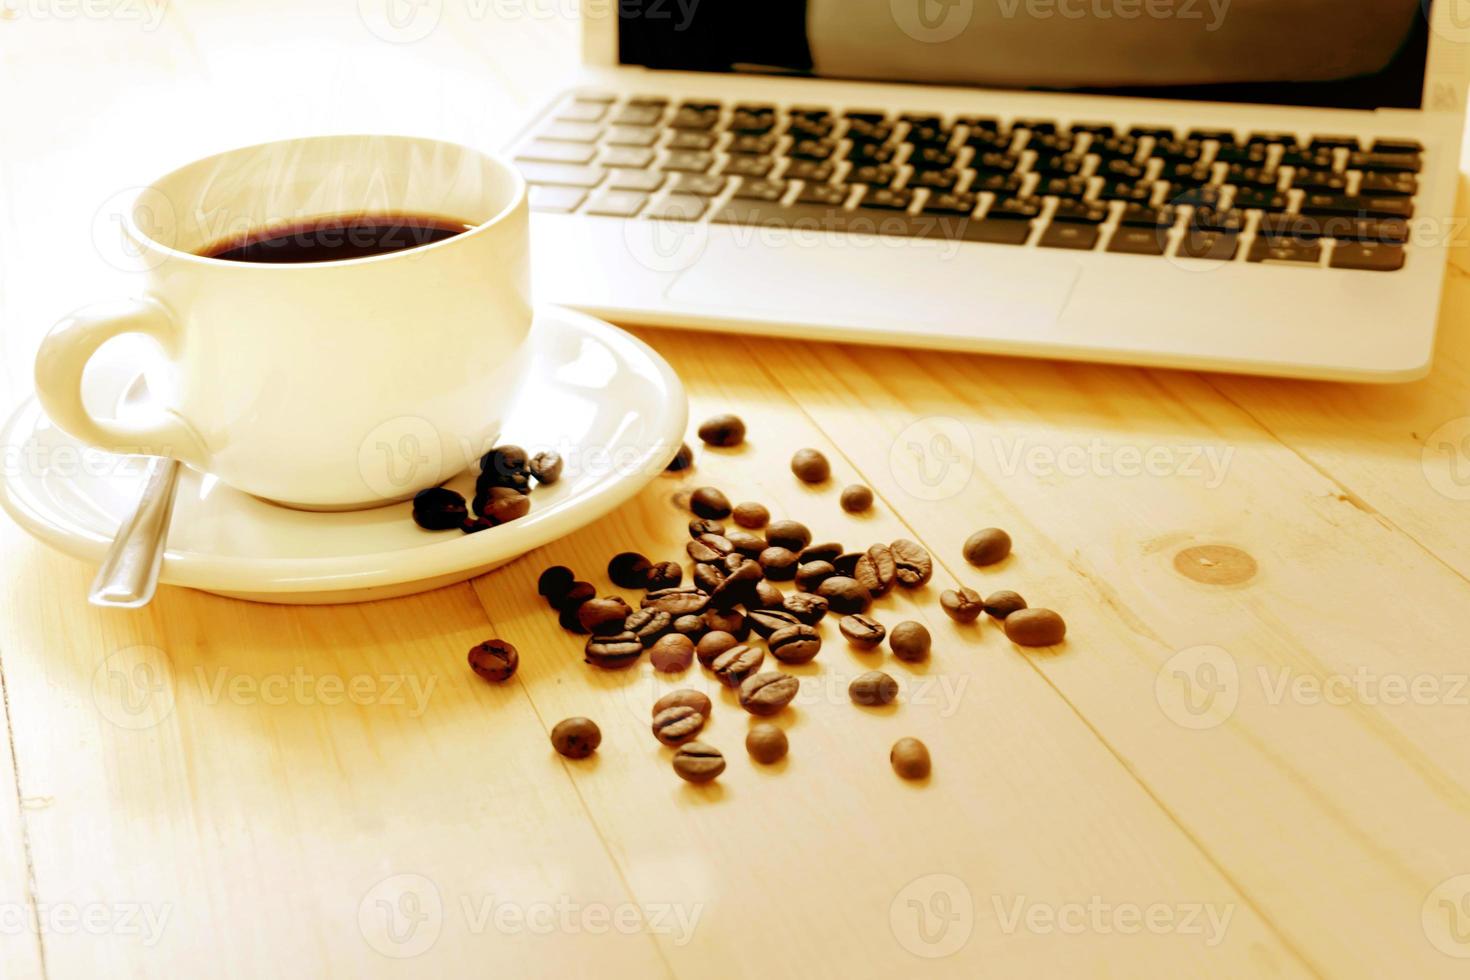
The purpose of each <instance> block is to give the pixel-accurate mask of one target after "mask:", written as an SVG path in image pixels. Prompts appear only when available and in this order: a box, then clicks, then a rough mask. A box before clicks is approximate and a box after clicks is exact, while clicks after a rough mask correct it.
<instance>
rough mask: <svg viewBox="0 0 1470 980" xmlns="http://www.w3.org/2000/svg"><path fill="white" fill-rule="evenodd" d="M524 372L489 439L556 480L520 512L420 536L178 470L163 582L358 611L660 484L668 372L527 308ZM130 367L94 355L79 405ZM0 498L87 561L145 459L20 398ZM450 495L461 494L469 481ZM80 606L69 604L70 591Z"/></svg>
mask: <svg viewBox="0 0 1470 980" xmlns="http://www.w3.org/2000/svg"><path fill="white" fill-rule="evenodd" d="M534 335H535V336H536V337H537V339H536V341H535V343H536V350H535V352H534V355H533V357H532V366H531V373H532V376H531V377H530V378H528V379H527V384H526V385H525V387H524V389H523V394H522V395H521V397H520V399H519V401H518V402H517V404H516V405H515V407H514V408H512V409H511V411H510V414H509V416H508V418H507V420H506V424H505V431H504V433H503V434H502V436H501V439H500V440H499V441H500V442H502V443H511V444H515V445H520V446H523V447H525V448H526V449H527V450H528V451H532V452H535V451H538V450H541V449H554V450H556V451H557V452H560V453H561V455H562V457H563V459H564V460H565V464H566V465H565V470H564V472H563V475H562V477H561V479H560V480H559V481H558V482H557V483H555V484H554V485H551V486H546V487H538V488H536V489H535V490H534V491H533V492H532V494H531V513H530V514H529V515H527V516H526V517H523V518H521V519H520V520H517V521H513V522H511V523H509V524H504V525H501V526H500V527H494V528H490V529H488V530H485V531H480V532H478V533H476V534H463V533H461V532H459V531H437V532H433V531H424V530H422V529H420V528H419V527H418V526H417V525H415V524H414V523H413V520H412V517H411V516H410V507H409V505H408V504H407V503H401V504H393V505H389V506H385V507H378V508H374V509H372V510H362V511H351V512H345V513H308V512H305V511H297V510H290V509H288V508H285V507H280V506H277V505H275V504H271V503H267V502H265V501H263V500H260V499H258V498H255V497H252V496H250V495H248V494H244V493H241V492H239V491H238V490H234V489H232V488H230V487H228V486H225V485H224V484H222V483H220V482H219V481H217V480H215V479H214V478H213V477H210V476H208V475H205V474H202V473H199V472H196V471H194V470H191V469H188V468H185V469H184V471H183V472H182V474H181V475H180V478H179V488H178V498H177V501H176V503H175V505H174V513H173V524H172V526H171V528H170V530H169V539H168V551H167V552H166V554H165V557H164V562H163V574H162V579H161V580H162V581H163V582H164V583H167V584H169V585H185V586H189V587H190V588H195V589H203V590H205V591H207V592H217V593H219V594H221V595H227V596H233V597H236V598H240V599H251V600H255V601H260V602H284V603H327V602H360V601H364V600H368V599H382V598H387V597H390V596H399V595H408V594H410V593H413V592H422V591H424V590H426V589H432V588H436V587H438V586H441V585H448V584H450V583H453V582H460V581H463V580H465V579H468V578H472V577H473V576H475V575H479V574H480V573H482V572H485V571H488V570H490V569H492V568H494V567H496V566H497V565H501V564H504V563H505V562H508V561H510V560H511V559H513V558H516V557H518V556H520V555H522V554H525V553H526V552H527V551H530V550H531V549H533V548H537V547H539V546H541V545H543V544H546V543H547V542H549V541H553V540H555V539H557V538H560V537H562V536H564V535H566V534H569V533H571V532H572V531H575V530H577V529H578V528H580V527H582V526H584V525H586V524H589V523H591V522H592V521H594V520H596V519H597V518H599V517H601V516H603V515H604V514H606V513H608V512H609V511H611V510H612V509H613V508H615V507H617V506H618V505H619V504H622V503H623V502H625V501H627V500H628V499H629V498H631V497H632V496H633V495H634V494H636V493H637V492H638V491H639V490H640V489H642V488H643V487H644V486H645V485H647V484H648V482H649V481H650V480H652V479H653V478H654V477H656V476H658V474H659V473H661V472H662V471H663V469H664V467H665V466H666V465H667V464H668V462H669V460H670V459H672V458H673V456H674V453H675V452H676V451H677V450H678V447H679V444H680V442H681V441H682V439H683V437H684V426H685V423H686V421H687V415H688V403H687V401H686V399H685V395H684V386H683V384H682V383H681V382H680V381H679V378H678V376H677V375H676V374H675V373H674V371H673V369H672V368H671V367H669V365H668V363H667V362H666V361H665V360H664V359H663V358H662V357H660V356H659V355H658V354H657V353H655V352H654V351H653V350H651V349H650V348H649V347H648V346H647V345H646V344H644V343H643V342H642V341H639V340H637V339H636V338H634V337H631V336H629V335H628V334H626V333H624V332H623V331H621V330H619V329H617V328H616V327H614V326H612V325H611V324H607V323H604V322H602V321H601V320H597V319H595V318H593V317H590V316H585V315H583V314H580V313H574V312H572V311H570V310H564V309H560V308H557V307H548V308H543V309H541V310H539V311H538V312H537V315H536V328H535V334H534ZM137 375H138V371H137V369H136V367H132V368H125V369H124V368H119V367H118V366H116V365H113V366H109V365H108V364H107V363H106V361H105V360H104V359H99V360H98V361H97V362H96V363H95V367H94V368H93V370H92V371H91V372H90V373H89V375H88V389H89V399H88V400H89V401H93V400H94V399H93V397H90V396H92V395H95V396H96V400H98V401H100V403H101V404H104V405H114V406H115V405H119V404H121V403H122V396H123V393H124V392H127V391H128V390H129V388H130V386H131V385H132V384H133V383H134V382H135V381H136V379H137ZM0 449H3V451H4V452H5V462H6V465H5V466H4V467H3V470H0V475H3V481H0V505H3V506H4V508H5V510H6V511H8V512H9V513H10V515H11V516H12V517H14V518H15V520H16V521H18V522H19V523H20V525H21V526H22V527H24V528H25V529H26V530H27V531H29V532H30V533H31V534H33V535H35V536H36V537H37V538H39V539H41V540H42V541H44V542H46V543H47V544H49V545H52V546H53V547H56V548H58V549H60V550H61V551H64V552H66V553H67V554H70V555H74V556H76V557H78V558H82V559H85V560H87V561H92V562H100V561H101V560H102V556H103V554H104V553H105V552H106V550H107V547H108V545H109V544H110V543H111V541H112V537H113V535H114V534H115V533H116V532H117V528H118V526H119V525H120V524H121V522H122V521H123V519H124V518H125V517H126V516H127V515H129V514H130V513H131V512H132V510H133V507H134V506H135V504H136V502H137V499H138V495H139V492H140V491H141V489H142V477H143V473H144V471H145V469H146V467H147V462H148V461H147V459H146V458H144V457H137V456H114V455H112V454H110V453H105V452H102V451H100V450H95V449H90V448H86V447H83V446H82V445H81V444H79V443H78V442H77V441H76V440H75V439H73V438H72V437H71V436H68V435H67V434H66V433H64V432H62V431H61V430H60V429H58V428H56V427H55V426H54V425H52V424H51V422H50V420H49V419H47V418H46V416H45V415H44V414H43V413H42V412H41V410H40V408H39V407H38V406H37V405H36V403H35V401H34V399H32V400H30V401H27V402H26V403H25V404H23V405H22V406H21V407H20V408H19V409H18V410H17V411H16V413H15V414H14V415H13V416H12V417H11V419H10V421H9V422H8V423H7V424H6V426H5V428H4V430H3V431H0ZM448 486H450V487H452V488H453V489H456V490H459V491H460V492H461V493H463V494H465V496H466V498H469V497H470V496H473V492H474V476H473V474H472V473H462V474H460V475H459V476H458V477H456V478H455V479H454V480H451V481H450V482H449V484H448ZM77 599H78V601H82V597H81V596H78V597H77Z"/></svg>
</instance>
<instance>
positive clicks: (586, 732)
mask: <svg viewBox="0 0 1470 980" xmlns="http://www.w3.org/2000/svg"><path fill="white" fill-rule="evenodd" d="M601 744H602V729H600V728H598V727H597V722H595V721H593V720H592V719H591V718H564V719H562V720H561V721H559V722H557V723H556V727H555V728H553V729H552V730H551V747H552V748H554V749H556V751H558V752H560V753H561V754H562V755H564V756H566V757H567V758H568V759H585V758H587V757H588V756H589V755H591V754H592V753H593V752H596V751H597V747H598V746H599V745H601Z"/></svg>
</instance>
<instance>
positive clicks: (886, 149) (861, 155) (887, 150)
mask: <svg viewBox="0 0 1470 980" xmlns="http://www.w3.org/2000/svg"><path fill="white" fill-rule="evenodd" d="M847 158H848V159H849V160H851V161H852V162H853V163H854V164H868V163H888V162H889V161H890V160H892V159H893V147H891V146H883V145H882V144H880V143H858V144H855V145H854V146H853V148H852V149H850V150H848V151H847Z"/></svg>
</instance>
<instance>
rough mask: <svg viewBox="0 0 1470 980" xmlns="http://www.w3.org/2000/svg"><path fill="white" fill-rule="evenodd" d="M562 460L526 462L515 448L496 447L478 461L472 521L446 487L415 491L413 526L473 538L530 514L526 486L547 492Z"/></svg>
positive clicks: (542, 456) (552, 456)
mask: <svg viewBox="0 0 1470 980" xmlns="http://www.w3.org/2000/svg"><path fill="white" fill-rule="evenodd" d="M561 471H562V458H561V456H559V455H558V454H556V453H550V452H547V453H537V454H536V455H535V456H527V455H526V451H525V450H524V449H522V448H521V447H520V446H497V447H496V448H494V449H492V450H490V451H489V452H488V453H486V454H485V455H484V456H482V457H481V458H480V474H479V476H477V477H476V478H475V499H474V503H473V508H474V512H475V516H473V517H472V516H470V505H467V504H466V503H465V499H464V495H463V494H461V493H458V492H457V491H454V490H450V489H449V488H448V487H430V488H429V489H427V490H420V491H419V492H418V493H416V494H414V498H413V520H414V523H415V524H417V525H418V526H419V527H421V528H423V529H424V530H426V531H452V530H454V529H455V528H458V529H459V530H461V531H463V532H464V533H466V534H474V533H475V532H476V531H483V530H485V529H486V528H490V527H495V526H496V525H498V524H505V523H507V522H509V521H513V520H515V519H516V518H519V517H525V516H526V515H527V514H529V513H530V512H531V496H530V494H531V481H532V480H535V481H536V483H537V484H538V485H541V486H549V485H550V484H553V483H555V482H556V481H557V480H560V479H561Z"/></svg>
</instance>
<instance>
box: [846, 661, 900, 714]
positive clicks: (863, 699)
mask: <svg viewBox="0 0 1470 980" xmlns="http://www.w3.org/2000/svg"><path fill="white" fill-rule="evenodd" d="M847 696H848V697H849V698H851V699H852V703H853V704H860V705H862V706H863V707H865V708H876V707H878V706H879V705H884V704H892V703H893V701H894V699H895V698H897V697H898V681H896V680H894V679H893V678H892V677H890V676H889V675H887V674H885V673H883V671H881V670H870V671H868V672H867V673H866V674H859V675H858V676H857V677H854V678H853V680H852V683H851V684H849V685H847Z"/></svg>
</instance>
